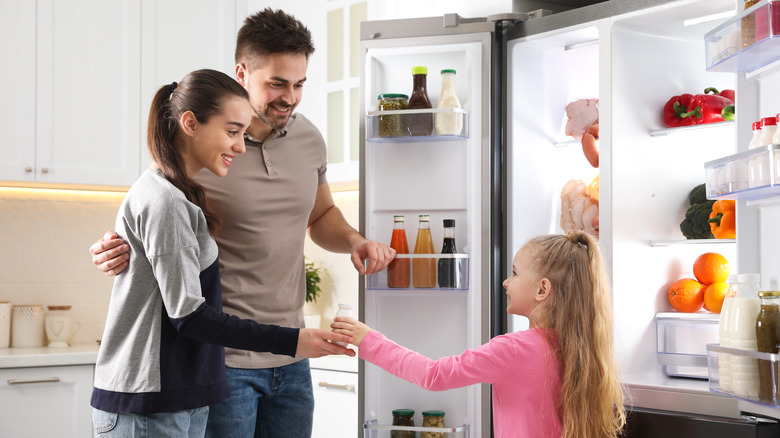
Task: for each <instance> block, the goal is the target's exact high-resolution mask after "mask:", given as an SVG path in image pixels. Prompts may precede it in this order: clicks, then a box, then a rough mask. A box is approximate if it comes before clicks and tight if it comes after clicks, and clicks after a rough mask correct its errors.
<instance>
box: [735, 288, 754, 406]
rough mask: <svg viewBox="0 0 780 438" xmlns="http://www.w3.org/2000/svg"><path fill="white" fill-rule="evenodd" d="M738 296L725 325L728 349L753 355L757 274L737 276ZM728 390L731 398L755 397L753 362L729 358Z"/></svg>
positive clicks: (739, 358) (752, 360)
mask: <svg viewBox="0 0 780 438" xmlns="http://www.w3.org/2000/svg"><path fill="white" fill-rule="evenodd" d="M737 282H738V283H739V292H738V293H737V297H736V298H735V299H734V304H733V307H732V309H731V318H730V324H729V338H730V343H731V347H733V348H741V349H744V350H753V351H756V350H757V348H758V345H757V342H756V318H757V317H758V311H759V308H760V302H759V299H758V289H759V276H758V274H740V275H738V276H737ZM730 365H731V389H732V392H734V394H737V395H739V396H743V397H744V396H747V397H758V384H759V382H758V363H757V361H756V359H753V358H751V357H746V356H740V355H737V354H733V355H732V356H731V364H730Z"/></svg>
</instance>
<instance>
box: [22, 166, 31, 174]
mask: <svg viewBox="0 0 780 438" xmlns="http://www.w3.org/2000/svg"><path fill="white" fill-rule="evenodd" d="M24 171H25V173H32V171H33V168H32V167H30V166H27V167H25V168H24Z"/></svg>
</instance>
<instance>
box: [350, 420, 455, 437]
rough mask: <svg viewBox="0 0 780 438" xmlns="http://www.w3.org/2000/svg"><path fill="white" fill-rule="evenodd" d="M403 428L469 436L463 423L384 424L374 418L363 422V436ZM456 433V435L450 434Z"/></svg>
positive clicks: (410, 430) (378, 435)
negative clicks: (438, 424) (445, 424)
mask: <svg viewBox="0 0 780 438" xmlns="http://www.w3.org/2000/svg"><path fill="white" fill-rule="evenodd" d="M386 430H403V431H409V432H443V433H445V434H447V435H448V436H456V437H463V438H469V431H470V429H469V425H468V424H464V425H462V426H458V427H421V426H420V427H418V426H385V425H378V424H377V421H376V420H370V421H366V423H365V424H363V438H375V437H376V438H379V437H383V436H387V435H380V433H381V432H379V431H386ZM450 434H456V435H450Z"/></svg>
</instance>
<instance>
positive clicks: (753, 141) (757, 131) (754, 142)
mask: <svg viewBox="0 0 780 438" xmlns="http://www.w3.org/2000/svg"><path fill="white" fill-rule="evenodd" d="M752 128H753V136H752V137H750V142H748V149H755V148H757V147H758V141H759V140H758V139H759V137H761V120H759V121H757V122H753V125H752Z"/></svg>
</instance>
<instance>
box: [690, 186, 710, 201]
mask: <svg viewBox="0 0 780 438" xmlns="http://www.w3.org/2000/svg"><path fill="white" fill-rule="evenodd" d="M688 199H689V200H690V201H691V205H696V204H701V203H703V202H708V201H707V185H706V184H701V185H698V186H696V187H694V188H693V190H691V194H690V196H688Z"/></svg>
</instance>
